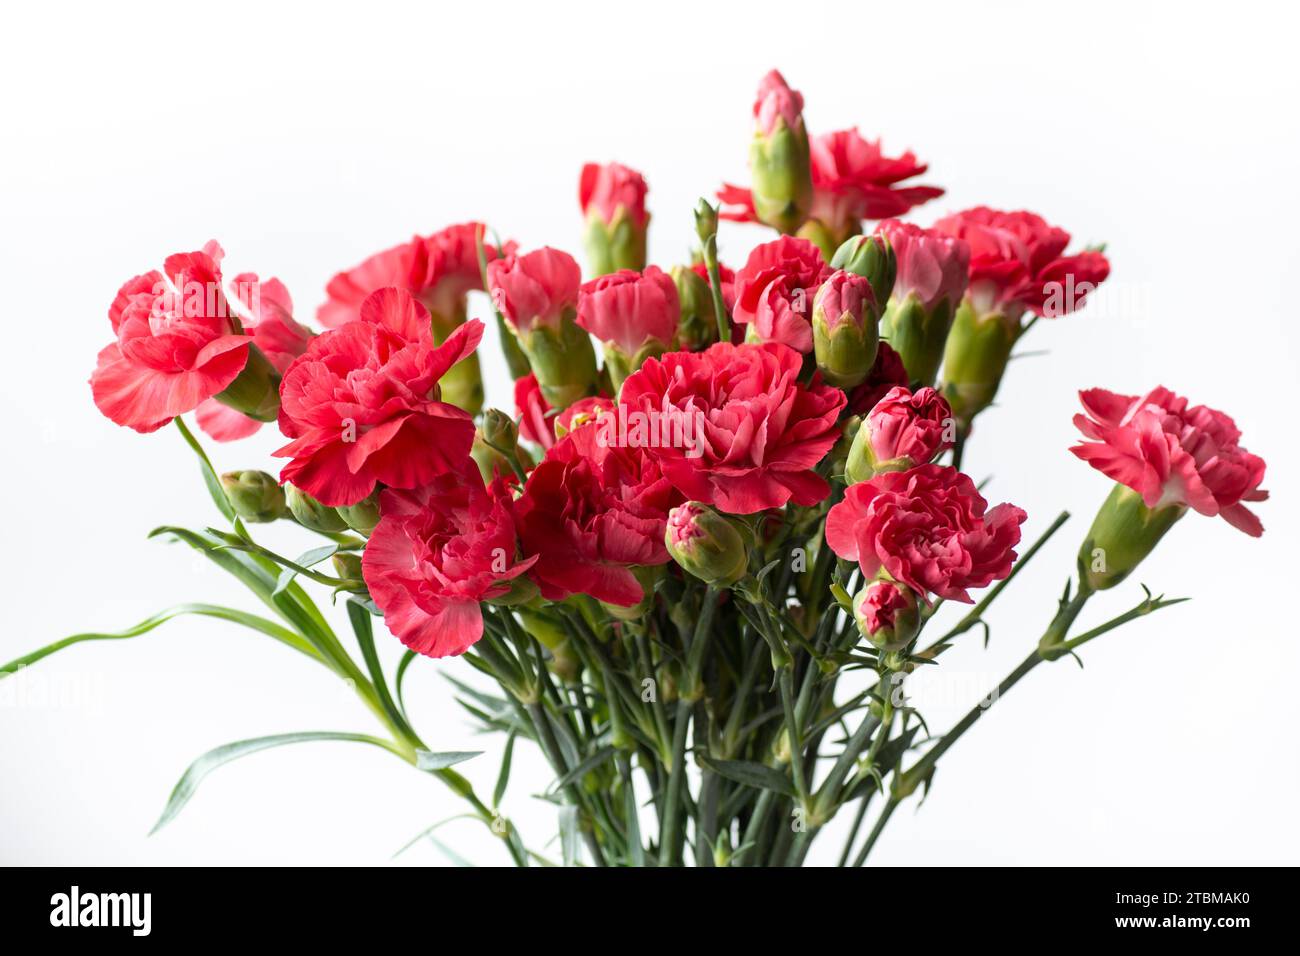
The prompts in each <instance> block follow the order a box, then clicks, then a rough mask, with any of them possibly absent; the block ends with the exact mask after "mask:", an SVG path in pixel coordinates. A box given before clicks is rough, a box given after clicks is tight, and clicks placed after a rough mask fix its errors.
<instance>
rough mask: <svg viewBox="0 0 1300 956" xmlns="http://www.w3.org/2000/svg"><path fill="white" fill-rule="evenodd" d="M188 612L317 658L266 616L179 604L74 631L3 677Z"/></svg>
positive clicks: (2, 671) (1, 670) (2, 670)
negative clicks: (105, 627) (116, 626)
mask: <svg viewBox="0 0 1300 956" xmlns="http://www.w3.org/2000/svg"><path fill="white" fill-rule="evenodd" d="M186 614H197V615H200V616H203V617H215V618H220V619H222V620H225V621H233V622H234V623H235V624H242V625H243V626H244V627H248V628H251V629H253V630H255V631H260V632H261V633H263V634H265V635H267V636H268V637H273V638H275V639H276V640H277V641H279V642H280V643H282V644H286V645H288V646H289V647H292V648H293V649H294V650H296V651H301V652H302V653H303V654H306V655H307V656H308V657H311V658H316V659H319V658H318V657H317V654H316V651H315V650H313V648H312V646H311V645H310V644H308V643H307V642H306V641H305V640H303V639H302V637H301V636H300V635H298V634H295V633H294V632H293V631H291V630H289V629H288V628H285V627H281V626H280V625H279V624H276V623H275V622H274V621H268V620H267V619H266V618H263V617H258V616H257V615H256V614H248V613H247V612H245V611H239V610H236V609H235V608H229V607H220V606H219V605H215V604H178V605H176V606H175V607H170V608H168V609H167V610H165V611H159V612H158V613H157V614H155V615H153V616H152V617H147V618H145V619H144V620H143V621H141V622H140V623H139V624H137V625H135V627H129V628H127V629H126V630H124V631H109V632H103V633H98V632H91V633H87V634H73V635H72V636H71V637H65V638H63V639H62V640H58V641H55V642H54V643H53V644H47V645H46V646H45V647H42V648H41V649H40V650H36V651H32V653H30V654H25V655H23V656H22V657H19V658H17V659H16V660H12V661H10V662H9V663H8V664H5V665H4V666H3V667H0V678H2V677H5V676H7V675H9V674H12V673H14V672H15V671H18V670H21V669H22V668H24V667H26V666H27V665H29V664H34V663H36V662H37V661H39V660H41V659H42V658H44V657H49V656H50V655H51V654H53V653H55V652H56V651H61V650H63V649H64V648H65V647H71V646H72V645H73V644H80V643H81V642H83V641H117V640H124V639H126V638H130V637H139V636H140V635H141V634H147V633H149V632H150V631H152V630H153V629H154V628H156V627H158V626H159V625H161V624H165V623H167V622H168V621H170V620H171V619H172V618H176V617H181V616H182V615H186Z"/></svg>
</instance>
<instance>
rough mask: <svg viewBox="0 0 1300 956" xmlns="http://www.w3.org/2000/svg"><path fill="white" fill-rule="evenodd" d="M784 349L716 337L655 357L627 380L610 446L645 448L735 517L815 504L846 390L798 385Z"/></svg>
mask: <svg viewBox="0 0 1300 956" xmlns="http://www.w3.org/2000/svg"><path fill="white" fill-rule="evenodd" d="M801 365H802V361H801V359H800V357H799V353H797V352H795V351H794V350H793V349H790V348H787V347H786V346H784V345H780V344H777V343H770V344H766V345H752V344H750V345H732V344H730V343H727V342H720V343H717V344H715V345H713V346H710V347H709V348H708V349H707V350H705V351H703V352H671V353H669V354H668V355H665V356H663V358H662V359H649V360H648V361H647V362H646V363H645V364H644V365H642V366H641V369H640V370H639V371H637V372H635V373H633V374H632V375H631V376H629V377H628V379H627V381H626V382H624V383H623V390H622V392H621V393H620V397H619V408H618V409H617V413H618V414H617V415H616V416H614V415H607V416H604V417H602V419H601V420H600V422H599V423H598V424H600V425H601V426H602V427H604V428H606V431H607V432H609V431H612V430H614V429H615V428H617V434H616V435H614V436H611V437H610V438H609V439H608V440H609V441H610V442H611V443H615V442H616V441H617V442H621V441H624V440H625V441H627V442H630V443H633V444H638V445H640V446H642V447H644V448H645V451H646V453H647V455H648V456H650V457H652V458H653V459H655V460H656V461H658V462H659V465H660V467H661V468H662V469H663V472H664V474H665V475H667V476H668V478H669V480H670V481H672V483H673V484H674V485H675V486H676V487H677V488H678V489H679V490H680V491H681V492H682V494H684V495H685V496H686V497H687V498H691V499H693V500H695V501H701V502H704V503H706V504H712V505H716V506H717V507H718V508H720V509H721V510H723V511H727V512H730V513H732V514H753V513H754V512H756V511H762V510H764V509H766V508H779V507H781V506H783V505H784V504H785V503H786V502H788V501H794V502H795V503H796V504H799V505H812V504H816V503H817V502H819V501H821V500H822V499H824V498H825V497H826V496H827V495H828V494H829V493H830V486H829V485H827V483H826V481H825V479H823V478H822V477H821V476H820V475H818V474H816V472H814V471H813V470H812V469H813V468H814V467H815V466H816V465H817V463H818V462H819V461H821V459H822V457H823V456H824V455H825V454H826V452H827V451H829V450H830V448H831V446H833V445H834V444H835V442H836V441H837V440H838V438H839V437H840V435H839V430H838V429H837V427H836V419H837V418H838V417H839V413H840V410H841V409H842V408H843V407H844V402H845V399H844V393H843V392H842V391H840V390H839V389H837V388H831V387H830V386H828V385H821V384H814V385H811V386H807V387H805V386H803V385H800V384H799V382H798V378H799V370H800V367H801Z"/></svg>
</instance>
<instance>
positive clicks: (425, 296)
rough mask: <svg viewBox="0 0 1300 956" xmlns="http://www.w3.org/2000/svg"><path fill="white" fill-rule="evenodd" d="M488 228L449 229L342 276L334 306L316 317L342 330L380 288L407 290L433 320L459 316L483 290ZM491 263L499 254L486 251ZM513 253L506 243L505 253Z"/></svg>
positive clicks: (333, 288)
mask: <svg viewBox="0 0 1300 956" xmlns="http://www.w3.org/2000/svg"><path fill="white" fill-rule="evenodd" d="M486 229H487V227H486V226H484V225H483V224H482V223H481V222H467V223H462V224H460V225H455V226H448V227H447V228H446V229H443V230H441V231H439V232H435V233H434V234H433V235H431V236H424V237H421V236H416V237H415V238H414V239H412V240H411V241H410V242H406V243H403V244H402V245H400V246H394V247H393V248H391V249H385V250H384V251H383V252H378V253H375V255H373V256H371V257H370V258H369V259H366V260H365V261H364V262H362V263H361V264H360V265H358V266H354V267H353V268H351V269H347V270H345V271H343V272H340V273H338V274H337V275H335V276H334V278H332V279H330V281H329V285H327V286H326V287H325V293H326V295H328V296H329V301H327V302H326V303H325V304H324V305H322V306H321V307H320V309H318V310H317V312H316V320H317V321H318V322H320V324H321V325H323V326H325V327H326V328H330V329H332V328H338V327H339V326H341V325H343V324H345V323H347V322H351V321H352V320H353V319H356V318H358V317H359V315H360V312H361V303H363V302H364V301H365V300H366V297H367V296H369V295H370V293H372V292H374V291H376V290H378V289H386V288H394V289H405V290H406V291H407V292H409V293H411V295H413V296H415V297H416V298H417V299H419V300H420V302H421V303H422V304H423V305H424V307H425V308H427V309H428V310H429V311H430V312H432V313H433V314H434V315H437V316H441V317H442V318H444V319H453V318H457V317H459V315H460V313H461V312H463V311H464V298H465V295H466V294H467V293H468V292H470V291H471V290H474V289H481V288H482V287H483V285H482V278H481V275H480V273H479V267H478V239H479V237H480V236H482V235H483V234H484V232H485V231H486ZM483 251H484V253H485V254H486V255H487V258H488V261H489V262H491V261H492V260H494V259H496V258H497V256H498V255H499V254H500V251H499V250H498V249H497V248H496V247H495V246H492V245H490V244H485V245H484V247H483ZM513 251H514V243H506V248H505V253H506V254H509V253H511V252H513Z"/></svg>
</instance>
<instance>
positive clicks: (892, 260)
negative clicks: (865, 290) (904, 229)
mask: <svg viewBox="0 0 1300 956" xmlns="http://www.w3.org/2000/svg"><path fill="white" fill-rule="evenodd" d="M831 268H832V269H843V270H844V271H845V272H852V273H853V274H854V275H860V276H862V277H863V278H864V279H866V280H867V281H868V282H870V283H871V291H872V292H874V293H875V296H876V302H878V303H882V304H883V303H885V302H888V301H889V296H890V293H892V292H893V291H894V278H895V276H896V275H897V274H898V260H897V259H896V257H895V256H894V247H893V246H891V245H890V244H889V240H888V239H886V238H885V237H884V236H854V237H853V238H851V239H849V240H847V241H846V242H845V243H844V244H843V245H841V246H840V247H839V248H838V249H836V250H835V255H833V256H831Z"/></svg>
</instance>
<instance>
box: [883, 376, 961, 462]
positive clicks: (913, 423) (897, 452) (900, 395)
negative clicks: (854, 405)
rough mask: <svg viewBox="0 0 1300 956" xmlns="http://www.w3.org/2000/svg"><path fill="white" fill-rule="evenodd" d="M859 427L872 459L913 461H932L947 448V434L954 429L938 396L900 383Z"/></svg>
mask: <svg viewBox="0 0 1300 956" xmlns="http://www.w3.org/2000/svg"><path fill="white" fill-rule="evenodd" d="M862 427H863V428H864V429H866V435H865V436H864V437H865V439H866V441H867V443H868V445H869V447H870V448H871V454H872V455H873V457H874V459H875V460H876V461H894V460H897V459H899V458H907V459H910V460H911V461H913V462H928V461H933V460H934V459H935V458H936V457H938V455H939V453H940V452H942V451H943V450H944V449H946V448H949V447H951V444H952V443H951V441H949V440H947V435H948V433H949V431H950V430H953V429H955V425H954V424H953V419H952V409H951V408H950V407H949V406H948V403H947V402H946V401H945V400H944V398H943V396H942V395H940V394H939V393H938V392H936V391H935V390H934V389H932V388H919V389H917V390H916V391H915V392H911V391H909V390H908V389H907V388H906V387H905V386H901V385H900V386H897V387H895V388H891V389H890V390H889V391H888V392H887V393H886V394H885V396H884V397H883V398H882V399H880V401H878V402H877V403H876V404H875V406H874V407H873V408H872V409H871V411H870V412H868V413H867V417H866V419H864V420H863V422H862Z"/></svg>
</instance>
